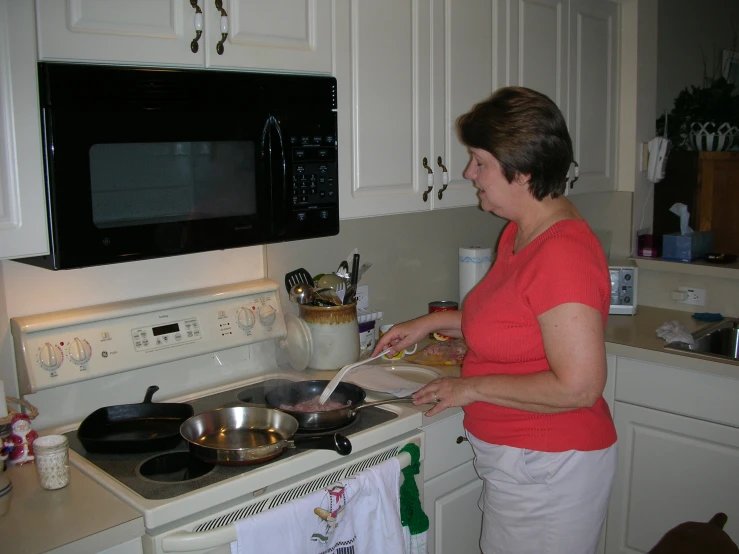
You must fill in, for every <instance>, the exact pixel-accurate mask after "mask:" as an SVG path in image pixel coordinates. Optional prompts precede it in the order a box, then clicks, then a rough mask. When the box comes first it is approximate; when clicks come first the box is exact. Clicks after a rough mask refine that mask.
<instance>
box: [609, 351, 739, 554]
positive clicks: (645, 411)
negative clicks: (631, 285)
mask: <svg viewBox="0 0 739 554" xmlns="http://www.w3.org/2000/svg"><path fill="white" fill-rule="evenodd" d="M615 392H616V402H615V407H614V421H615V424H616V431H617V432H618V440H619V442H618V471H617V473H616V480H615V483H614V487H613V493H612V494H611V502H610V506H609V511H608V520H607V525H606V554H643V553H645V552H649V550H650V549H651V548H652V547H654V545H655V544H657V542H658V541H659V540H660V538H661V537H662V536H663V535H664V534H665V533H666V532H667V531H669V530H670V529H672V528H673V527H675V526H676V525H679V524H680V523H683V522H686V521H703V522H705V521H708V520H709V519H710V518H711V517H712V516H713V515H714V514H716V513H717V512H724V513H725V514H727V516H728V523H727V524H726V526H725V527H724V530H725V531H726V532H727V533H728V534H729V536H730V537H731V538H732V540H733V541H734V542H736V543H738V544H739V410H737V403H736V398H737V395H739V380H738V379H735V378H729V377H724V376H720V375H712V374H709V373H701V372H697V371H689V370H685V369H680V368H677V367H671V366H666V365H661V364H654V363H649V362H644V361H641V360H637V359H630V358H622V357H618V359H617V370H616V391H615Z"/></svg>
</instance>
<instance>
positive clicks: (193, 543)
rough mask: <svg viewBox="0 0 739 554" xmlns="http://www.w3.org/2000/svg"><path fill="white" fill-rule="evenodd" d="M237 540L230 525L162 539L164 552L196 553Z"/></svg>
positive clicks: (406, 460) (407, 458) (403, 457)
mask: <svg viewBox="0 0 739 554" xmlns="http://www.w3.org/2000/svg"><path fill="white" fill-rule="evenodd" d="M396 457H397V458H398V462H399V463H400V469H404V468H406V467H408V465H410V463H411V455H410V454H409V453H408V452H401V453H400V454H398V455H397V456H396ZM237 539H238V533H237V531H236V524H235V523H229V524H228V525H224V526H223V527H219V528H218V529H211V530H210V531H200V532H199V533H191V532H189V531H175V532H174V533H172V534H171V535H167V536H166V537H164V538H163V539H162V550H164V552H195V551H198V550H207V549H210V548H218V547H219V546H228V545H229V544H231V543H232V542H235V541H236V540H237ZM255 554H256V553H255Z"/></svg>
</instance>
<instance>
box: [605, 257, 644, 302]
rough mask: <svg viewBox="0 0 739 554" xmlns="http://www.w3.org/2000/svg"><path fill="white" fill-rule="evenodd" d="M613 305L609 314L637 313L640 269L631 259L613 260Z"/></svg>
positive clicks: (611, 265)
mask: <svg viewBox="0 0 739 554" xmlns="http://www.w3.org/2000/svg"><path fill="white" fill-rule="evenodd" d="M608 270H609V272H610V274H611V307H610V309H609V310H608V313H609V314H620V315H636V309H637V308H636V307H637V303H636V294H637V291H638V286H639V283H638V276H639V269H638V268H637V267H636V265H635V264H634V262H632V261H631V260H623V261H619V260H616V261H611V262H610V265H609V267H608Z"/></svg>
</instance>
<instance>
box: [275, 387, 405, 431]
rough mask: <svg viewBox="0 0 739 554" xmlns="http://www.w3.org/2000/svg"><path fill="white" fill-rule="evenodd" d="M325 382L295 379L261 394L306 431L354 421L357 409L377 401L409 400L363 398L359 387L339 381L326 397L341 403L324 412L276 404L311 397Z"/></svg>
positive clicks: (327, 428)
mask: <svg viewBox="0 0 739 554" xmlns="http://www.w3.org/2000/svg"><path fill="white" fill-rule="evenodd" d="M326 385H328V381H320V380H314V381H296V382H294V383H287V384H284V385H278V386H276V387H275V388H273V389H272V390H271V391H269V392H268V393H267V394H265V395H264V398H265V400H266V401H267V405H268V406H270V407H271V408H276V409H278V410H281V411H283V412H285V413H288V414H290V415H291V416H293V417H294V418H295V419H297V420H298V423H299V424H300V428H301V429H304V430H306V431H327V430H330V429H339V428H341V427H344V426H346V425H349V424H350V423H351V422H352V421H354V418H355V417H357V412H359V411H360V410H362V409H364V408H369V407H370V406H378V405H380V404H390V403H391V402H412V401H413V398H412V397H410V396H404V397H402V398H391V399H388V400H377V401H375V402H365V401H364V398H365V392H364V389H363V388H362V387H358V386H357V385H353V384H351V383H344V382H341V383H339V384H338V385H337V386H336V390H334V392H333V393H332V394H331V397H330V398H329V400H332V401H335V402H338V403H339V404H343V405H344V407H343V408H339V409H337V410H331V411H327V412H299V411H296V410H290V409H284V408H281V407H280V406H283V405H287V406H294V405H295V404H299V403H300V402H303V401H305V400H311V399H313V398H315V397H316V396H320V394H321V393H322V392H323V389H325V388H326Z"/></svg>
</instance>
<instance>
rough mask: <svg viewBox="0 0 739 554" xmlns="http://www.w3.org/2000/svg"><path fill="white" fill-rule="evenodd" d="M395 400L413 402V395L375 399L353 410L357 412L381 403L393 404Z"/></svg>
mask: <svg viewBox="0 0 739 554" xmlns="http://www.w3.org/2000/svg"><path fill="white" fill-rule="evenodd" d="M394 402H413V397H412V396H401V397H400V398H389V399H387V400H375V401H374V402H365V403H364V404H361V405H359V406H357V407H355V408H353V409H352V412H353V413H355V414H356V413H357V412H358V411H359V410H364V409H365V408H371V407H372V406H379V405H380V404H392V403H394Z"/></svg>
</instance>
